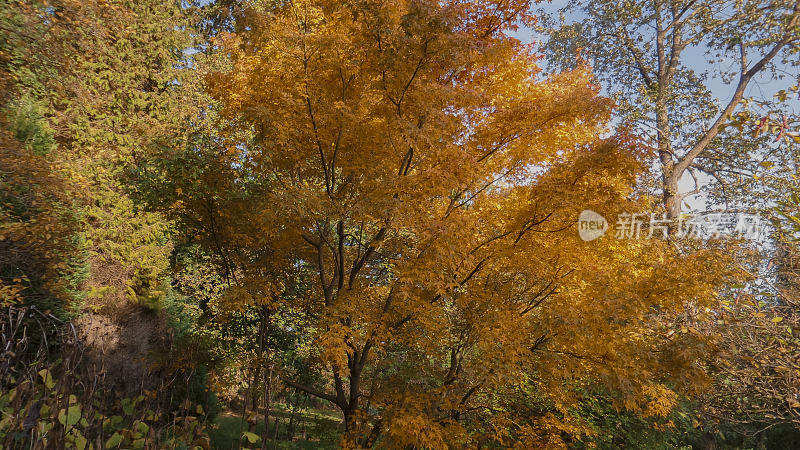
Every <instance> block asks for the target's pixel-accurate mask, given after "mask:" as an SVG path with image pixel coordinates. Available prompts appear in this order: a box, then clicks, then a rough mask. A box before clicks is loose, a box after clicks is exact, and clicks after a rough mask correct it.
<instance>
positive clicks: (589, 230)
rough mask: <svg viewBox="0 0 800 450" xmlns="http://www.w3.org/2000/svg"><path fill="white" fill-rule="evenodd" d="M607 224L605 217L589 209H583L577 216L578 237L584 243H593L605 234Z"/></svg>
mask: <svg viewBox="0 0 800 450" xmlns="http://www.w3.org/2000/svg"><path fill="white" fill-rule="evenodd" d="M607 230H608V222H607V221H606V219H605V217H603V216H601V215H600V214H597V213H596V212H594V211H592V210H591V209H585V210H583V212H581V215H580V216H578V235H580V237H581V239H583V240H584V241H586V242H589V241H593V240H595V239H597V238H599V237H600V236H602V235H604V234H606V231H607Z"/></svg>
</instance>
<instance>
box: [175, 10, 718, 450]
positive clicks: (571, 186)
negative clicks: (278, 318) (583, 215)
mask: <svg viewBox="0 0 800 450" xmlns="http://www.w3.org/2000/svg"><path fill="white" fill-rule="evenodd" d="M529 6H530V5H529V4H528V2H525V1H514V2H495V1H477V0H476V1H454V2H434V1H414V2H391V3H381V2H372V1H365V2H355V3H341V2H328V1H301V2H290V3H285V4H279V5H275V6H274V7H271V8H267V9H266V10H263V11H255V10H250V11H249V12H248V13H247V14H246V15H245V17H246V19H245V20H247V23H246V25H244V26H242V28H241V30H242V31H240V32H239V33H236V34H229V35H224V36H222V38H221V39H220V41H219V42H218V44H219V45H220V46H221V48H222V49H223V50H224V51H225V52H227V53H228V54H229V56H230V61H231V66H232V68H231V69H230V70H228V71H223V72H217V73H213V74H211V75H210V77H209V85H210V90H211V92H212V94H213V95H214V97H215V98H216V99H217V100H218V101H219V102H220V103H221V104H222V118H223V120H224V121H225V123H227V124H228V125H229V132H228V133H227V136H234V134H235V133H241V132H242V130H246V131H251V132H252V133H253V134H254V139H253V140H252V141H243V142H236V140H235V139H234V140H233V142H231V143H229V144H226V145H224V146H223V147H224V150H225V151H220V152H218V153H217V155H218V156H217V157H218V158H221V160H223V161H226V160H227V161H228V162H227V163H223V164H221V166H220V167H225V166H229V167H231V168H232V169H233V170H232V171H231V170H220V171H219V172H218V173H217V174H216V176H217V178H213V177H212V179H213V183H215V184H216V185H219V184H220V183H222V184H225V183H228V184H229V185H235V186H237V188H238V189H250V190H251V191H252V192H258V195H251V196H249V197H247V199H248V201H247V202H246V203H242V202H234V203H233V204H232V205H231V206H233V207H232V208H227V209H225V208H223V209H221V210H219V212H218V216H217V217H218V219H220V220H219V221H218V222H217V223H218V224H219V226H220V227H221V229H223V230H227V231H226V236H228V237H229V239H231V242H232V243H234V244H235V245H234V247H238V248H239V249H240V250H239V251H238V252H237V253H235V254H231V256H232V257H233V258H235V259H237V260H239V261H242V264H237V265H239V266H246V267H251V270H247V271H244V272H243V274H247V275H248V276H247V277H243V278H240V279H239V280H235V281H234V282H233V285H234V286H233V287H232V289H233V291H234V292H239V293H240V295H238V297H237V296H233V297H230V300H231V302H232V303H231V304H230V307H232V308H235V307H236V304H237V302H239V303H240V304H241V302H269V303H272V302H274V303H278V304H280V303H283V302H290V303H291V304H292V306H293V307H295V308H298V309H300V310H302V311H303V312H304V314H306V315H307V317H309V318H310V319H309V320H310V323H309V328H308V332H310V333H311V334H312V337H313V339H314V343H315V349H316V350H315V361H316V362H317V364H318V366H319V367H321V368H323V369H324V370H327V373H328V374H329V378H328V379H327V381H326V382H325V383H324V386H325V387H324V388H315V387H313V386H309V385H306V384H303V383H299V382H298V381H296V378H295V377H294V376H293V374H292V373H290V372H284V373H283V380H284V381H285V383H287V384H288V385H290V386H293V387H295V388H297V389H300V390H303V391H305V392H307V393H309V394H311V395H313V396H316V397H318V398H321V399H325V400H327V401H329V402H331V403H332V404H334V405H336V406H337V407H338V408H339V409H341V411H342V413H343V415H344V422H345V425H346V429H347V431H348V439H351V440H350V441H348V442H349V445H363V446H369V445H372V444H374V443H375V441H376V439H379V438H380V439H382V441H381V442H383V443H391V445H398V446H409V445H413V446H426V447H443V446H446V445H464V444H468V443H471V444H478V443H488V442H495V443H501V444H503V443H505V444H508V443H510V442H522V443H525V444H523V445H556V444H557V443H562V444H563V442H562V441H561V439H562V436H566V435H572V436H578V437H579V436H581V435H582V434H584V433H586V432H587V429H586V428H585V427H584V426H583V425H584V424H583V423H582V422H581V421H580V419H579V418H578V417H575V415H574V414H572V413H571V406H573V405H574V404H575V402H576V401H577V398H578V397H579V394H578V393H579V392H580V386H581V385H586V384H587V383H588V384H592V383H599V384H601V385H603V386H606V387H608V388H610V389H613V390H615V391H616V392H618V393H619V396H618V401H619V405H620V406H624V407H628V408H629V409H631V410H634V411H636V412H638V413H643V414H651V415H661V414H666V413H667V412H668V411H669V410H670V408H671V406H672V405H673V404H674V399H675V395H674V393H673V391H672V389H671V388H668V387H667V384H665V383H668V382H674V383H676V384H674V385H672V386H674V387H675V388H676V389H683V388H692V387H696V386H699V385H702V383H703V380H704V377H703V375H702V372H701V371H700V368H699V367H697V366H696V364H695V363H694V361H693V356H694V355H695V353H694V352H696V351H707V350H708V348H707V347H704V345H705V344H704V342H705V341H704V339H703V337H702V336H700V335H699V333H694V332H693V331H692V329H690V328H689V327H685V328H683V329H681V328H678V329H677V332H676V329H670V327H669V326H667V325H662V324H661V322H651V321H650V320H649V319H650V317H651V315H652V314H653V312H654V311H656V310H658V311H661V313H662V314H666V313H670V314H676V315H681V317H684V318H690V317H694V318H697V317H698V314H700V315H702V311H703V309H702V307H703V306H705V305H708V304H709V302H712V301H713V299H714V298H715V295H714V293H715V289H716V286H717V283H719V281H720V280H721V279H722V277H723V276H724V275H725V274H724V273H723V271H721V270H719V267H723V268H724V265H722V266H719V265H717V264H715V263H716V262H717V260H718V258H719V255H718V254H717V253H715V252H714V251H711V250H706V251H700V252H696V253H684V254H678V253H675V251H674V249H672V248H671V247H670V246H668V245H666V244H665V243H664V242H662V241H659V240H651V241H647V242H645V241H617V240H615V239H613V236H607V237H605V238H602V239H600V240H598V241H595V242H593V243H583V242H582V241H581V240H580V239H579V237H578V235H577V233H576V232H575V220H576V218H577V216H578V214H579V213H580V212H581V210H583V209H587V208H590V209H593V210H595V211H598V212H601V213H602V214H605V215H606V216H607V217H614V214H616V213H619V212H621V211H624V210H636V209H637V208H642V209H644V208H648V207H649V205H647V204H646V202H644V201H641V200H638V199H637V196H636V195H634V193H633V187H634V186H635V184H636V179H637V176H638V175H639V174H640V171H641V169H642V167H641V161H642V159H643V158H644V154H643V151H642V150H640V147H639V146H638V145H637V143H636V142H635V140H633V139H630V138H628V137H626V134H625V133H624V132H620V133H618V135H617V136H615V137H612V138H608V139H602V138H600V137H599V136H601V135H602V134H604V133H607V131H608V130H607V122H608V119H609V115H610V109H609V102H608V101H607V100H605V99H603V98H601V97H599V96H598V95H597V87H596V86H595V84H594V83H593V81H592V78H591V76H590V75H589V74H588V73H587V71H586V70H585V69H577V70H574V71H571V72H565V73H563V74H561V75H558V76H553V77H549V78H544V77H542V76H541V73H540V71H539V69H538V68H537V58H536V56H535V52H534V51H533V49H532V48H530V47H528V46H525V45H523V44H521V43H520V42H519V41H517V40H516V39H514V38H512V37H510V36H509V32H510V31H512V30H514V29H515V27H516V26H518V25H519V24H527V25H530V24H532V23H533V18H532V17H531V15H530V12H529V9H530V8H529ZM226 173H227V174H229V175H233V176H234V177H235V178H234V179H230V180H228V181H220V180H219V177H224V176H225V174H226ZM210 175H213V174H210ZM248 186H249V188H248ZM190 202H197V205H198V207H202V203H201V202H199V199H195V198H192V197H188V198H185V199H182V200H181V207H184V206H185V205H187V204H190ZM192 210H195V209H193V208H190V211H189V212H191V211H192ZM254 262H259V263H257V264H253V263H254ZM690 274H691V276H690ZM297 277H301V278H303V279H305V280H306V281H305V282H306V283H307V284H308V285H309V286H310V289H311V290H310V291H309V292H308V294H307V295H304V296H302V297H296V298H287V297H286V296H284V295H283V294H284V290H285V288H286V286H288V285H289V283H290V281H291V280H292V279H296V278H297ZM512 391H513V392H515V393H516V395H521V396H522V397H523V398H527V399H528V401H532V399H538V400H537V401H538V402H539V403H538V404H539V405H540V406H541V408H539V409H537V411H538V413H529V411H526V410H524V409H519V408H516V407H515V403H514V402H513V401H511V400H512V398H513V396H508V395H503V394H502V393H503V392H505V393H507V394H509V393H510V392H512ZM480 430H483V431H480ZM488 430H492V431H488ZM352 439H357V442H358V444H356V441H353V440H352Z"/></svg>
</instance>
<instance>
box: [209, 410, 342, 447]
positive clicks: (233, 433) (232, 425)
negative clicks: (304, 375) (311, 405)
mask: <svg viewBox="0 0 800 450" xmlns="http://www.w3.org/2000/svg"><path fill="white" fill-rule="evenodd" d="M276 417H277V418H278V420H279V424H278V439H277V440H274V439H273V438H274V436H275V418H276ZM290 418H291V413H290V412H287V411H285V410H280V409H278V410H274V411H272V413H271V415H270V430H269V435H270V440H269V441H268V442H267V448H269V449H306V448H307V449H318V448H322V449H328V448H330V449H333V448H338V442H339V423H340V420H339V418H338V417H336V416H335V415H334V414H333V413H331V412H329V411H324V410H313V409H312V410H306V411H298V412H297V414H296V416H295V420H294V424H293V428H294V430H292V429H291V428H290V426H289V423H290ZM248 428H249V427H248V423H247V421H243V420H242V419H241V417H239V416H237V415H235V413H233V412H230V411H229V412H227V413H223V414H220V415H219V416H217V418H216V420H214V423H213V425H212V427H211V429H210V430H209V435H210V437H211V447H212V448H214V449H217V450H234V449H240V448H261V441H260V440H258V441H256V442H255V443H250V442H249V441H248V440H247V439H244V438H242V433H244V432H245V431H248ZM253 430H254V431H253V432H254V433H255V434H256V435H257V436H259V438H260V437H261V434H262V432H263V430H264V420H263V419H261V420H259V421H258V422H257V423H256V426H255V427H254V428H253ZM292 431H294V433H293V434H294V436H293V437H291V439H290V434H291V432H292ZM242 441H244V442H242Z"/></svg>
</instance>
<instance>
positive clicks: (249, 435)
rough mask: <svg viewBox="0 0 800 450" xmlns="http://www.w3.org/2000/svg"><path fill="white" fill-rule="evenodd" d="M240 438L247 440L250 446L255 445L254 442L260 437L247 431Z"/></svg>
mask: <svg viewBox="0 0 800 450" xmlns="http://www.w3.org/2000/svg"><path fill="white" fill-rule="evenodd" d="M242 438H244V439H247V442H249V443H251V444H255V443H256V442H258V441H259V440H261V437H260V436H259V435H257V434H255V433H251V432H249V431H244V432H242Z"/></svg>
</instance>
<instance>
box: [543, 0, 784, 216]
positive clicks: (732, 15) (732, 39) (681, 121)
mask: <svg viewBox="0 0 800 450" xmlns="http://www.w3.org/2000/svg"><path fill="white" fill-rule="evenodd" d="M565 9H567V10H576V11H579V12H580V13H581V14H585V16H586V17H585V19H584V20H581V21H580V22H576V23H572V24H563V23H562V24H561V25H560V26H556V27H555V28H553V29H551V33H552V34H551V37H550V41H549V42H548V44H547V49H548V54H549V55H550V56H551V59H552V61H553V62H554V63H555V64H556V65H559V66H561V67H569V66H572V65H574V60H575V57H576V52H578V51H579V50H580V51H583V52H585V53H584V54H585V55H586V56H587V57H588V58H589V60H590V61H591V62H592V64H593V67H594V68H595V69H596V70H597V72H598V75H599V76H600V77H601V78H602V79H603V80H604V81H605V82H606V85H607V86H608V87H609V88H610V89H611V91H612V92H614V93H617V94H618V96H617V99H618V101H619V102H620V103H621V104H622V105H623V111H624V112H625V113H626V116H627V117H628V118H629V119H631V120H633V121H635V122H636V123H638V124H639V125H640V126H641V129H642V132H643V133H645V134H646V135H647V136H649V137H650V140H651V142H653V146H654V147H656V148H657V149H658V155H657V156H658V164H659V167H660V172H661V180H660V186H659V187H660V191H661V192H662V195H663V204H664V208H665V211H666V214H667V216H668V218H670V219H676V218H677V217H678V216H679V215H680V211H681V204H682V201H683V199H684V198H685V197H686V196H687V195H690V194H692V193H696V191H697V188H699V186H697V184H698V183H697V180H698V176H697V175H696V174H695V172H697V171H699V172H705V173H706V174H708V175H710V176H712V177H714V178H717V179H719V180H724V179H727V178H729V174H730V172H731V171H732V170H733V168H732V167H730V165H726V164H725V163H724V159H723V158H722V157H723V156H725V152H726V148H725V147H729V145H726V146H723V145H722V144H723V141H722V140H721V139H720V138H721V137H722V136H721V133H722V132H723V131H724V128H725V126H726V125H727V124H729V123H730V121H731V119H732V118H733V116H734V114H735V113H736V112H737V108H739V107H740V106H741V104H742V102H743V100H745V99H746V98H745V96H746V95H747V94H748V87H750V86H751V84H753V82H754V80H756V79H757V78H758V77H759V76H760V74H763V73H777V74H782V73H785V72H784V71H785V70H786V69H787V68H788V69H790V68H792V67H796V59H794V60H793V59H792V58H794V57H795V56H794V55H796V53H797V51H798V46H799V45H800V2H797V1H796V0H786V1H775V0H765V1H760V0H753V1H751V0H746V1H728V0H704V1H697V0H657V1H654V2H650V1H635V0H627V1H623V2H612V1H600V2H596V1H593V2H583V1H579V2H570V4H569V6H567V7H566V8H565ZM551 25H554V24H552V22H551ZM701 54H702V55H704V57H705V58H704V59H700V58H698V55H701ZM787 75H789V76H792V75H791V73H787ZM715 82H716V83H719V82H721V83H723V84H724V86H727V87H728V89H727V90H726V93H725V94H724V95H725V97H723V98H716V97H715V96H714V95H713V93H712V91H713V90H714V89H713V88H712V86H713V84H714V83H715ZM784 93H785V91H784ZM739 129H740V131H741V127H740V128H739ZM725 144H730V141H729V142H726V143H725ZM721 159H723V163H722V164H720V160H721ZM686 174H689V175H691V176H692V177H693V178H694V180H695V184H696V189H695V190H694V191H691V192H690V193H685V192H684V193H681V192H679V189H678V184H679V182H680V181H681V178H683V177H684V175H686ZM722 183H723V184H724V181H722Z"/></svg>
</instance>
